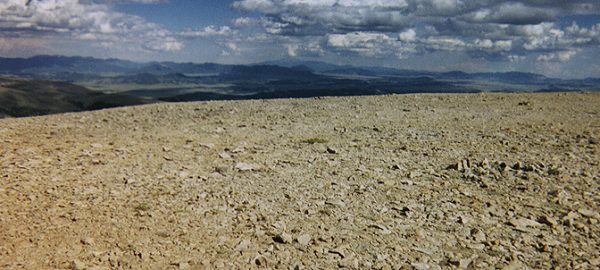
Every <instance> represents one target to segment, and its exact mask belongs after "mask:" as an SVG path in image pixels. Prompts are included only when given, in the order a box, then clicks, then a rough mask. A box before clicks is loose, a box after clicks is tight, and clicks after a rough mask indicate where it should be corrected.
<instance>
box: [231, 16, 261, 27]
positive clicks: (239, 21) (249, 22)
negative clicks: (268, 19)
mask: <svg viewBox="0 0 600 270" xmlns="http://www.w3.org/2000/svg"><path fill="white" fill-rule="evenodd" d="M259 23H260V21H259V20H257V19H254V18H249V17H240V18H236V19H233V21H232V24H233V26H235V27H250V26H256V25H258V24H259Z"/></svg>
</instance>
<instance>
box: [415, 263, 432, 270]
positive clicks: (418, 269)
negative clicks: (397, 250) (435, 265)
mask: <svg viewBox="0 0 600 270" xmlns="http://www.w3.org/2000/svg"><path fill="white" fill-rule="evenodd" d="M410 265H412V267H414V268H415V270H429V269H431V266H429V264H427V263H411V264H410Z"/></svg>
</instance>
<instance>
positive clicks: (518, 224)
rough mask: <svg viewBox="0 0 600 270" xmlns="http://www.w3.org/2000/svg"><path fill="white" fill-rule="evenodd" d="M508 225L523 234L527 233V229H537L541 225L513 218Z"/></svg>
mask: <svg viewBox="0 0 600 270" xmlns="http://www.w3.org/2000/svg"><path fill="white" fill-rule="evenodd" d="M509 224H510V225H512V226H514V227H515V228H516V229H517V230H519V231H524V232H527V231H529V228H531V227H538V226H541V225H542V224H540V223H538V222H537V221H535V220H531V219H527V218H513V219H511V220H510V221H509Z"/></svg>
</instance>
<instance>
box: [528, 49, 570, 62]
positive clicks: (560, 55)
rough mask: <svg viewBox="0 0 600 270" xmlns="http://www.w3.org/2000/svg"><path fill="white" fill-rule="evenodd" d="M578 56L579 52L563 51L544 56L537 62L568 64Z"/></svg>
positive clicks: (539, 57)
mask: <svg viewBox="0 0 600 270" xmlns="http://www.w3.org/2000/svg"><path fill="white" fill-rule="evenodd" d="M576 54H577V51H561V52H556V53H548V54H542V55H540V56H538V58H537V60H538V61H541V62H551V61H552V62H555V61H558V62H568V61H570V60H571V58H573V57H574V56H575V55H576Z"/></svg>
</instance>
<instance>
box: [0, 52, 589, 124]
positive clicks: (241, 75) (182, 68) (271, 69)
mask: <svg viewBox="0 0 600 270" xmlns="http://www.w3.org/2000/svg"><path fill="white" fill-rule="evenodd" d="M0 76H4V77H5V79H3V81H5V82H6V81H13V82H15V79H14V78H19V79H22V80H21V81H20V82H19V83H18V84H15V83H13V84H12V85H13V86H14V85H18V87H16V88H19V89H13V90H18V91H20V92H19V94H15V93H16V92H14V93H12V94H8V93H7V90H4V92H3V94H2V95H1V96H0V102H2V103H3V104H7V105H5V106H3V111H4V114H5V115H11V116H26V115H37V114H46V113H56V112H66V111H81V110H87V109H98V108H105V107H114V106H123V105H134V104H143V103H151V102H163V101H167V102H171V101H203V100H242V99H271V98H302V97H318V96H360V95H381V94H408V93H476V92H556V91H562V92H565V91H597V90H599V89H600V78H587V79H580V80H561V79H554V78H548V77H545V76H542V75H538V74H533V73H522V72H507V73H465V72H458V71H456V72H443V73H441V72H425V71H412V70H401V69H393V68H383V67H353V66H340V65H332V64H327V63H323V62H310V61H292V60H281V61H271V62H265V63H260V64H256V65H222V64H214V63H204V64H195V63H174V62H149V63H137V62H130V61H123V60H118V59H95V58H83V57H63V56H36V57H31V58H25V59H21V58H0ZM9 78H13V79H9ZM25 80H27V81H25ZM48 81H53V82H48ZM57 81H60V82H66V83H58V82H57ZM27 84H30V86H25V85H27ZM4 85H7V84H6V83H4ZM58 85H60V86H61V87H57V86H58ZM79 86H83V87H85V88H87V89H89V90H92V91H95V92H96V93H93V92H91V91H89V90H87V89H84V88H83V87H79ZM49 87H50V88H53V89H54V90H52V91H58V92H61V91H62V92H64V93H66V92H69V94H68V95H65V94H64V93H63V94H61V95H56V94H55V93H54V94H53V93H52V91H51V90H50V89H49ZM5 88H7V87H5ZM8 88H10V87H8ZM34 88H35V91H34ZM75 89H76V90H75ZM32 91H34V92H35V94H34V92H32ZM78 91H79V92H78ZM76 92H77V93H76ZM41 93H43V95H42V96H43V97H42V96H40V94H41ZM117 93H118V94H119V95H115V94H117ZM32 95H35V96H36V97H35V98H34V97H33V96H32ZM77 95H80V99H81V100H77V99H78V98H77ZM90 95H93V96H94V98H93V99H99V100H100V99H101V100H102V102H98V101H94V100H91V99H90ZM17 96H18V97H19V98H18V100H19V102H13V100H15V98H16V97H17ZM36 99H38V101H36ZM44 99H45V100H58V101H61V102H53V104H52V105H51V106H54V107H55V108H42V107H40V106H41V104H43V102H42V103H40V102H39V100H44ZM65 100H67V101H66V103H64V102H62V101H65ZM9 104H12V105H9ZM46 104H49V103H46ZM48 106H50V105H48ZM58 107H62V108H58ZM18 108H23V109H21V110H20V111H21V112H17V111H19V109H18Z"/></svg>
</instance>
